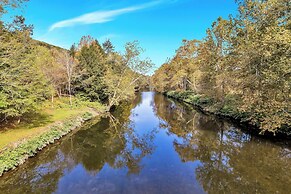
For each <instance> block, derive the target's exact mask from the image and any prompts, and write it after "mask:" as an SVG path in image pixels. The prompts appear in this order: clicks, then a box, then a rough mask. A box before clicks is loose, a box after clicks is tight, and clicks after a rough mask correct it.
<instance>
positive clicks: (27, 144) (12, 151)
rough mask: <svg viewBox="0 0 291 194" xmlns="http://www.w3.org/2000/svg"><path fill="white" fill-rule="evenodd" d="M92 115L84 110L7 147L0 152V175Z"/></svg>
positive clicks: (78, 125) (92, 115)
mask: <svg viewBox="0 0 291 194" xmlns="http://www.w3.org/2000/svg"><path fill="white" fill-rule="evenodd" d="M93 117H94V114H92V113H91V112H85V113H83V114H82V115H78V116H74V117H71V118H68V119H66V120H63V121H62V122H59V123H55V124H53V125H51V126H49V127H47V128H48V130H47V131H45V132H43V133H41V134H39V135H35V136H34V137H32V138H30V139H27V140H26V141H24V142H22V143H21V144H19V145H18V146H17V147H13V148H12V147H8V148H7V149H6V150H4V151H3V152H2V153H1V154H0V176H2V174H3V173H4V172H6V171H9V170H11V169H14V168H16V167H17V166H18V165H20V164H22V163H23V162H24V161H25V160H26V159H28V158H29V157H31V156H34V155H35V154H36V153H37V152H38V151H39V150H42V149H43V148H44V147H45V146H47V145H48V144H50V143H53V142H54V141H55V140H57V139H60V138H61V137H62V136H64V135H66V134H68V133H69V132H70V131H72V130H74V129H76V128H78V127H80V126H81V125H82V124H83V123H84V122H85V121H86V120H89V119H91V118H93Z"/></svg>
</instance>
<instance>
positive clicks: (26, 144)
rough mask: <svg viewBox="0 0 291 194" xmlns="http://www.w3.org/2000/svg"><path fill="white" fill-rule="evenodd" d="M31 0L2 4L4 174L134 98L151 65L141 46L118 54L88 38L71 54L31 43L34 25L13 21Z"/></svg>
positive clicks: (0, 155) (0, 144) (0, 168)
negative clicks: (51, 144)
mask: <svg viewBox="0 0 291 194" xmlns="http://www.w3.org/2000/svg"><path fill="white" fill-rule="evenodd" d="M28 1H29V0H6V1H0V80H1V83H0V175H2V174H3V172H5V171H8V170H10V169H13V168H15V167H16V166H18V165H19V164H22V163H23V162H24V161H25V160H26V159H27V158H29V157H32V156H34V155H35V154H36V153H37V152H38V151H39V150H41V149H42V148H44V147H45V146H46V145H48V144H49V143H52V142H54V140H56V139H60V138H61V137H62V136H64V135H66V134H67V133H69V132H70V131H72V130H75V129H76V128H78V127H80V126H81V124H82V123H84V122H85V121H86V120H88V119H91V118H93V117H94V116H96V115H97V114H96V113H95V112H101V113H102V112H109V110H110V108H111V107H114V106H116V105H118V104H119V103H120V102H121V101H126V100H130V99H132V98H133V97H134V95H135V90H136V88H141V87H144V86H145V85H147V84H148V78H149V77H148V76H145V75H146V73H147V72H149V71H150V69H151V68H152V67H153V63H152V61H151V60H150V59H148V58H146V59H145V58H144V57H142V53H143V52H144V49H143V48H142V47H141V46H140V45H139V42H138V41H132V42H128V43H126V44H125V46H124V49H123V51H116V50H115V48H114V45H113V44H112V42H111V41H110V40H109V39H107V40H106V41H104V42H103V43H100V42H99V41H98V40H97V39H96V38H94V37H92V36H90V35H87V36H86V35H85V36H83V37H82V38H81V39H80V40H79V41H78V42H77V43H76V44H75V43H74V44H73V45H72V46H71V47H70V49H64V48H60V47H57V46H53V45H50V44H47V43H44V42H40V41H37V40H34V39H32V35H33V28H34V27H33V25H31V24H27V23H26V21H25V18H24V17H23V16H21V15H18V16H15V17H13V16H14V11H16V12H19V9H21V7H22V5H23V4H24V3H26V2H28ZM4 15H10V16H11V18H13V19H12V20H3V16H4Z"/></svg>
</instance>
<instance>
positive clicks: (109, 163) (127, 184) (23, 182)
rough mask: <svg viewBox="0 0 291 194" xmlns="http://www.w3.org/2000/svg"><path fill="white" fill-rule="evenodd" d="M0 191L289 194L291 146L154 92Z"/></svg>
mask: <svg viewBox="0 0 291 194" xmlns="http://www.w3.org/2000/svg"><path fill="white" fill-rule="evenodd" d="M0 193H5V194H12V193H62V194H63V193H70V194H73V193H106V194H107V193H118V194H119V193H121V194H131V193H132V194H139V193H150V194H152V193H153V194H163V193H173V194H176V193H177V194H179V193H181V194H187V193H262V194H266V193H286V194H287V193H288V194H289V193H291V149H290V146H288V145H287V144H286V142H285V143H284V142H283V143H280V144H278V143H274V142H270V141H268V140H264V139H259V138H256V137H253V136H251V135H248V134H246V133H243V132H241V131H240V130H239V129H238V128H236V127H235V126H233V125H232V124H230V123H228V122H226V121H222V120H220V119H217V118H215V117H213V116H207V115H204V114H202V113H200V112H198V111H195V110H193V109H192V108H190V107H187V106H186V105H182V104H179V103H177V102H176V101H173V100H171V99H168V98H166V97H164V96H163V95H161V94H155V93H154V92H143V93H141V94H139V95H138V96H137V98H136V99H135V101H134V102H132V103H130V104H123V105H121V106H120V107H118V108H117V109H116V110H115V111H114V113H113V115H112V116H110V117H107V118H102V119H101V121H100V122H98V123H97V124H94V125H90V126H87V127H84V128H82V129H80V130H78V131H77V132H75V133H73V134H70V135H68V136H67V137H65V138H64V139H62V140H61V141H59V142H57V143H56V144H54V145H52V146H49V147H48V148H46V149H44V150H43V151H42V152H41V153H39V154H38V155H37V156H36V157H34V158H31V159H29V160H28V161H27V162H26V163H25V164H23V165H22V166H20V167H19V168H17V169H16V170H14V171H11V172H9V173H7V174H5V175H4V176H3V177H1V178H0Z"/></svg>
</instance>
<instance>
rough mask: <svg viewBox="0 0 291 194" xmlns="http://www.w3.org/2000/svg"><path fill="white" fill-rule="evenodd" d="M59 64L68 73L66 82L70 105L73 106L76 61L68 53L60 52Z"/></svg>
mask: <svg viewBox="0 0 291 194" xmlns="http://www.w3.org/2000/svg"><path fill="white" fill-rule="evenodd" d="M57 54H58V56H57V62H58V63H59V66H60V67H62V68H63V69H64V70H65V72H66V80H67V84H68V92H69V96H70V105H71V106H72V86H71V85H72V77H73V73H74V71H75V65H76V63H75V61H74V58H73V57H72V56H71V55H70V53H69V52H67V51H60V52H58V53H57Z"/></svg>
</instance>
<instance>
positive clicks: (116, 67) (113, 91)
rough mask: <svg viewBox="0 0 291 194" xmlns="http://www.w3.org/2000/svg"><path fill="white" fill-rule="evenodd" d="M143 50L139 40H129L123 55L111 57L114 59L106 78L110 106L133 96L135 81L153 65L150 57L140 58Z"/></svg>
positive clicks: (111, 59)
mask: <svg viewBox="0 0 291 194" xmlns="http://www.w3.org/2000/svg"><path fill="white" fill-rule="evenodd" d="M142 51H143V49H142V48H141V47H140V46H139V43H138V42H137V41H134V42H129V43H127V44H126V45H125V53H124V54H123V55H120V54H117V53H115V54H113V58H109V60H110V61H113V62H111V63H109V64H111V65H110V66H109V67H108V68H107V71H106V79H105V80H106V84H107V85H108V89H109V92H108V95H109V97H108V98H109V102H108V107H109V108H110V107H111V106H113V105H116V104H117V103H118V102H120V101H122V100H123V99H128V98H129V97H130V96H133V95H134V87H135V83H136V82H137V81H138V80H139V79H140V78H142V77H143V75H145V74H146V73H147V72H149V70H150V69H151V67H152V66H153V64H152V62H151V61H150V60H149V59H145V60H141V59H140V55H141V53H142Z"/></svg>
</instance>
